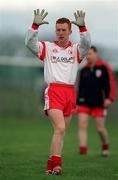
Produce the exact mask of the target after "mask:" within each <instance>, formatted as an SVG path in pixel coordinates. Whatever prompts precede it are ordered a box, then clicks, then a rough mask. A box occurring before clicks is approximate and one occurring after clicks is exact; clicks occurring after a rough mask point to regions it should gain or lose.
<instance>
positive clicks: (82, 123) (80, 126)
mask: <svg viewBox="0 0 118 180" xmlns="http://www.w3.org/2000/svg"><path fill="white" fill-rule="evenodd" d="M87 127H88V123H87V122H86V121H81V122H79V128H80V129H87Z"/></svg>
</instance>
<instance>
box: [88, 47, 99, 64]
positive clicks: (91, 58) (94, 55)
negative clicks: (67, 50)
mask: <svg viewBox="0 0 118 180" xmlns="http://www.w3.org/2000/svg"><path fill="white" fill-rule="evenodd" d="M86 58H87V61H88V63H94V62H95V61H96V60H97V58H98V54H97V53H96V52H94V51H93V49H90V50H89V51H88V53H87V55H86Z"/></svg>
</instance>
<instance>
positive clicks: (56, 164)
mask: <svg viewBox="0 0 118 180" xmlns="http://www.w3.org/2000/svg"><path fill="white" fill-rule="evenodd" d="M51 159H52V161H53V168H55V167H60V168H61V166H62V158H61V156H52V157H51Z"/></svg>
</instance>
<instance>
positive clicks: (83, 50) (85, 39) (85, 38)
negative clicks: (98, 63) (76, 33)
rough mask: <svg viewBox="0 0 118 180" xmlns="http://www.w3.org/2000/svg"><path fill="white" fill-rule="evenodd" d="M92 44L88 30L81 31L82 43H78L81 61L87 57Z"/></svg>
mask: <svg viewBox="0 0 118 180" xmlns="http://www.w3.org/2000/svg"><path fill="white" fill-rule="evenodd" d="M90 46H91V38H90V34H89V32H88V31H85V32H80V44H78V51H79V56H80V62H81V61H82V60H83V59H84V58H85V56H86V54H87V52H88V50H89V49H90Z"/></svg>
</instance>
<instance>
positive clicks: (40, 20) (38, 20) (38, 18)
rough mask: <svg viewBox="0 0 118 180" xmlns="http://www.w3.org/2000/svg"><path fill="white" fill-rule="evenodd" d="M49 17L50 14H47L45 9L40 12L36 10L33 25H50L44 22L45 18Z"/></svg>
mask: <svg viewBox="0 0 118 180" xmlns="http://www.w3.org/2000/svg"><path fill="white" fill-rule="evenodd" d="M47 15H48V12H45V10H44V9H42V10H41V12H40V10H39V9H36V10H34V21H33V24H36V25H38V26H40V25H42V24H49V22H47V21H44V19H45V17H46V16H47Z"/></svg>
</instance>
